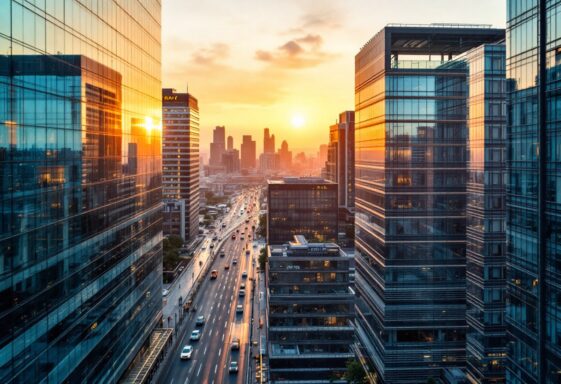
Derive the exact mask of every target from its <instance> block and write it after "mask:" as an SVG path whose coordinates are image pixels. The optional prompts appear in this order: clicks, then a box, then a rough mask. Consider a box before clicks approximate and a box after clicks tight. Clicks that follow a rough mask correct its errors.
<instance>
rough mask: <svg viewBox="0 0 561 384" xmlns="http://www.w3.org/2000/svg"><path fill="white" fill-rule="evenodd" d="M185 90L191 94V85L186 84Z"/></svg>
mask: <svg viewBox="0 0 561 384" xmlns="http://www.w3.org/2000/svg"><path fill="white" fill-rule="evenodd" d="M185 89H186V91H187V93H189V83H187V84H186V87H185Z"/></svg>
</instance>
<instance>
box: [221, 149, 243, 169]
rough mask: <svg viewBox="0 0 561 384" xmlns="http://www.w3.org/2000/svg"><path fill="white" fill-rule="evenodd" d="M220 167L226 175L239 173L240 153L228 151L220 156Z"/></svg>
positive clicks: (233, 150) (234, 150)
mask: <svg viewBox="0 0 561 384" xmlns="http://www.w3.org/2000/svg"><path fill="white" fill-rule="evenodd" d="M222 166H223V167H224V171H226V173H237V172H239V171H240V151H238V150H237V149H229V150H227V151H226V152H224V154H222Z"/></svg>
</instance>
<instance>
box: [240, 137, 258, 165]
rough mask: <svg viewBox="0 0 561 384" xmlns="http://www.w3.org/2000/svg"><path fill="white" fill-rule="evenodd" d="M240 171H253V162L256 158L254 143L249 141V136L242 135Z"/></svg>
mask: <svg viewBox="0 0 561 384" xmlns="http://www.w3.org/2000/svg"><path fill="white" fill-rule="evenodd" d="M240 149H241V151H240V152H241V161H240V162H241V164H240V166H241V169H242V170H246V171H249V170H252V169H255V160H256V156H257V149H256V142H255V140H251V135H243V137H242V145H241V148H240Z"/></svg>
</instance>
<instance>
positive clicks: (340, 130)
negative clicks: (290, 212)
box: [325, 111, 355, 209]
mask: <svg viewBox="0 0 561 384" xmlns="http://www.w3.org/2000/svg"><path fill="white" fill-rule="evenodd" d="M354 154H355V113H354V111H346V112H342V113H341V114H339V122H338V123H337V124H334V125H332V126H331V127H330V128H329V144H328V147H327V161H326V162H325V168H326V173H325V175H326V178H327V179H328V180H331V181H333V182H335V183H338V184H339V207H343V208H347V209H352V208H353V207H354V191H355V180H354V179H355V177H354V175H355V159H354Z"/></svg>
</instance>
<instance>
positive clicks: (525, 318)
mask: <svg viewBox="0 0 561 384" xmlns="http://www.w3.org/2000/svg"><path fill="white" fill-rule="evenodd" d="M560 9H561V1H559V0H555V1H545V0H536V1H525V2H520V1H512V0H509V1H507V46H508V49H507V78H508V82H509V92H510V94H509V117H510V118H509V125H508V127H507V147H508V149H509V155H508V156H509V159H508V166H509V168H508V171H507V172H508V183H507V206H506V210H507V215H506V216H507V244H508V247H507V255H506V257H507V282H508V285H507V311H506V321H507V332H508V337H509V339H510V340H509V341H510V342H509V349H508V361H507V374H506V376H507V382H508V383H514V384H519V383H527V384H535V383H540V384H542V383H548V384H549V383H559V382H561V348H560V345H561V288H560V287H561V235H560V234H561V214H560V212H561V192H560V191H561V183H560V180H561V166H560V163H559V161H560V158H561V144H560V143H561V140H560V138H559V136H560V133H559V128H558V125H559V123H558V115H557V114H558V113H559V105H560V104H559V90H560V89H561V85H560V84H559V80H558V78H559V73H560V68H561V67H560V63H561V60H560V52H561V41H560V40H559V37H560V36H561V19H560V18H559V15H560V13H559V10H560ZM558 27H559V30H557V28H558Z"/></svg>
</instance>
